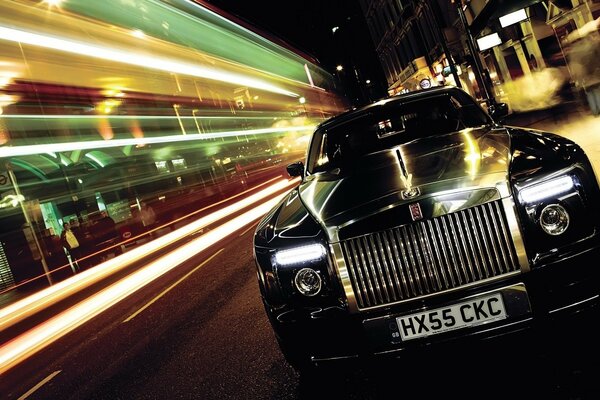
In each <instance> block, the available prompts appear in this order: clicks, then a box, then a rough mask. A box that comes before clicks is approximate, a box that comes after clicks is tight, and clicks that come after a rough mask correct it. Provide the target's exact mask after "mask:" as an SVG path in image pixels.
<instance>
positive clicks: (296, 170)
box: [286, 161, 304, 178]
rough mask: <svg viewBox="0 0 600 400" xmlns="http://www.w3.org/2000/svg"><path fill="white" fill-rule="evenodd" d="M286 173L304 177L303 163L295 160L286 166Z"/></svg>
mask: <svg viewBox="0 0 600 400" xmlns="http://www.w3.org/2000/svg"><path fill="white" fill-rule="evenodd" d="M286 170H287V173H288V174H289V175H290V176H291V177H294V176H300V177H302V178H304V163H303V162H302V161H297V162H295V163H293V164H290V165H288V166H287V167H286Z"/></svg>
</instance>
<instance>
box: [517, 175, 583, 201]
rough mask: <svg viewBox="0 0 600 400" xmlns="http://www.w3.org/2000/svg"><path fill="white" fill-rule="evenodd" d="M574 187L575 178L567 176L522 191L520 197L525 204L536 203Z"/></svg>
mask: <svg viewBox="0 0 600 400" xmlns="http://www.w3.org/2000/svg"><path fill="white" fill-rule="evenodd" d="M574 186H575V184H574V183H573V178H571V177H570V176H568V175H566V176H561V177H560V178H556V179H551V180H549V181H546V182H542V183H539V184H537V185H533V186H530V187H527V188H525V189H522V190H521V191H520V192H519V196H520V197H521V200H523V202H525V203H535V202H536V201H540V200H544V199H547V198H549V197H554V196H557V195H559V194H562V193H566V192H568V191H569V190H571V189H573V187H574Z"/></svg>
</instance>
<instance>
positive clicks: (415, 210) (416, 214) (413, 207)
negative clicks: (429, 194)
mask: <svg viewBox="0 0 600 400" xmlns="http://www.w3.org/2000/svg"><path fill="white" fill-rule="evenodd" d="M408 208H409V209H410V216H411V217H412V220H413V221H418V220H420V219H423V212H422V211H421V206H420V205H419V203H413V204H409V205H408Z"/></svg>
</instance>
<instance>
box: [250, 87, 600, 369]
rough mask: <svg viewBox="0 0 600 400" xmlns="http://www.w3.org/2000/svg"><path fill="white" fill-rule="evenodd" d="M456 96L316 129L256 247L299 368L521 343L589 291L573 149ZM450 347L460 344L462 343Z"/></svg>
mask: <svg viewBox="0 0 600 400" xmlns="http://www.w3.org/2000/svg"><path fill="white" fill-rule="evenodd" d="M490 114H491V116H490V115H489V114H488V113H486V112H485V111H484V110H483V109H482V108H481V107H480V106H479V105H478V104H477V103H476V102H475V101H474V100H473V99H472V98H471V97H470V96H469V95H468V94H466V93H465V92H464V91H462V90H460V89H457V88H448V87H442V88H433V89H430V90H424V91H420V92H416V93H409V94H404V95H400V96H395V97H391V98H388V99H385V100H381V101H378V102H376V103H373V104H370V105H368V106H365V107H363V108H360V109H356V110H352V111H349V112H345V113H343V114H341V115H338V116H336V117H334V118H332V119H330V120H328V121H325V122H323V123H322V124H320V125H319V126H318V127H317V129H316V130H315V132H314V134H313V137H312V141H311V143H310V147H309V149H308V153H307V158H306V163H305V164H304V163H302V162H298V163H295V164H292V165H290V166H289V167H288V172H289V173H290V175H292V176H300V177H301V178H302V180H301V182H300V184H299V186H298V187H297V188H295V189H294V190H292V191H291V192H290V193H289V194H287V195H286V196H285V198H284V199H283V200H282V201H281V202H280V203H279V204H278V205H277V206H276V207H275V208H274V209H273V210H272V211H271V212H269V213H268V214H267V215H266V216H265V217H264V218H263V220H262V221H261V222H260V223H259V225H258V228H257V230H256V233H255V236H254V251H255V259H256V264H257V268H258V280H259V286H260V290H261V295H262V299H263V302H264V305H265V309H266V311H267V314H268V317H269V320H270V322H271V324H272V326H273V329H274V332H275V334H276V337H277V339H278V342H279V345H280V347H281V350H282V352H283V353H284V355H285V357H286V359H287V361H288V362H289V363H290V364H292V365H293V366H295V367H296V368H298V369H300V370H304V369H306V368H309V369H312V367H314V366H318V365H319V364H321V363H325V362H326V361H331V360H344V359H361V358H365V359H373V358H375V359H377V357H389V356H392V357H395V356H398V355H400V354H401V353H402V354H404V353H406V352H410V351H411V349H419V348H423V347H425V345H426V347H428V348H431V347H432V346H431V345H433V344H436V343H441V342H448V341H455V342H456V340H455V339H464V338H466V337H468V338H469V339H468V340H469V341H470V343H473V341H474V340H477V339H484V338H490V337H496V336H501V335H505V334H508V333H516V332H522V331H530V329H529V328H533V327H534V326H536V325H539V324H540V323H542V322H543V323H544V324H546V323H548V321H554V320H557V319H559V318H560V317H561V316H562V315H571V314H573V313H575V312H577V311H580V310H583V309H590V308H591V309H592V310H595V308H594V307H593V306H595V305H596V303H597V301H598V295H599V280H598V275H599V273H598V272H599V268H597V262H596V260H598V259H599V257H600V250H599V245H600V240H599V228H600V215H599V210H598V208H599V207H598V205H600V193H599V190H598V182H597V179H596V177H595V175H594V172H593V169H592V166H591V164H590V162H589V160H588V158H587V156H586V155H585V154H584V152H583V150H582V149H581V148H580V147H579V146H578V145H576V144H575V143H573V142H572V141H570V140H567V139H565V138H564V137H560V136H556V135H554V134H550V133H545V132H541V131H535V130H530V129H522V128H516V127H508V126H503V125H500V124H498V123H496V122H495V121H494V119H493V118H497V117H498V116H497V115H494V114H506V109H505V108H502V107H496V110H495V112H492V111H490ZM458 342H460V340H459V341H458Z"/></svg>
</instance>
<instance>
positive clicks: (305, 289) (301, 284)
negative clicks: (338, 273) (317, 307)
mask: <svg viewBox="0 0 600 400" xmlns="http://www.w3.org/2000/svg"><path fill="white" fill-rule="evenodd" d="M294 285H296V289H298V291H299V292H300V293H302V294H303V295H304V296H309V297H310V296H315V295H317V294H318V293H319V292H320V291H321V277H320V276H319V273H318V272H317V271H315V270H314V269H312V268H302V269H301V270H300V271H298V273H296V277H295V278H294Z"/></svg>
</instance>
